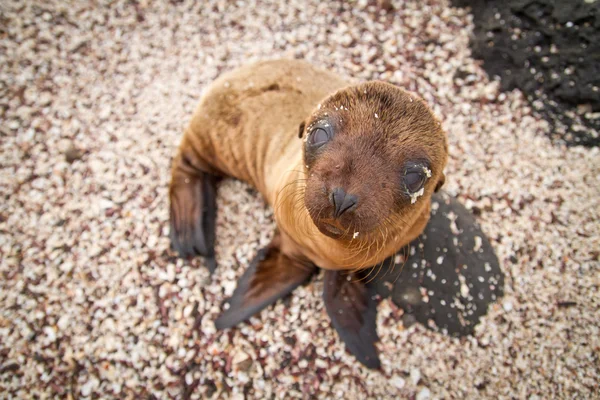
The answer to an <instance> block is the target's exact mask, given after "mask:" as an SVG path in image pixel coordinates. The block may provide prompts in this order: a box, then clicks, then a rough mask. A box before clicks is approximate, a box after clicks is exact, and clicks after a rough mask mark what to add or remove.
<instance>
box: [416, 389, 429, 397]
mask: <svg viewBox="0 0 600 400" xmlns="http://www.w3.org/2000/svg"><path fill="white" fill-rule="evenodd" d="M430 397H431V391H429V389H427V388H423V389H421V391H420V392H419V393H417V400H427V399H429V398H430Z"/></svg>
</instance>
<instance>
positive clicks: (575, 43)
mask: <svg viewBox="0 0 600 400" xmlns="http://www.w3.org/2000/svg"><path fill="white" fill-rule="evenodd" d="M453 4H454V5H455V6H469V7H471V10H472V13H473V17H474V22H475V31H474V34H473V37H472V40H471V47H472V49H473V55H474V56H475V57H476V58H480V59H482V60H483V61H484V68H485V70H486V71H487V72H488V74H489V75H490V76H492V77H493V76H499V77H500V78H501V79H500V82H501V86H502V89H503V90H512V89H515V88H517V89H520V90H522V91H523V92H524V93H525V94H526V95H527V97H528V98H529V100H530V101H531V102H532V103H533V106H534V108H535V109H536V110H537V111H538V112H539V113H540V114H541V115H542V116H543V117H544V118H545V119H546V120H548V122H550V124H551V126H552V128H553V129H551V135H552V137H553V139H558V140H561V139H562V140H564V141H565V142H566V143H567V144H569V145H577V144H581V145H585V146H598V145H599V144H600V138H599V131H600V1H597V0H576V1H575V0H573V1H567V0H507V1H501V0H490V1H484V0H454V1H453ZM538 99H539V100H541V101H542V103H541V104H540V103H539V102H535V100H538Z"/></svg>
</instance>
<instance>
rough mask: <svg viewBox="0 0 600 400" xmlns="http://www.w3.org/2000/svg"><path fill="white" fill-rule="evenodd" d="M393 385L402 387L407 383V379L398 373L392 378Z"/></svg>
mask: <svg viewBox="0 0 600 400" xmlns="http://www.w3.org/2000/svg"><path fill="white" fill-rule="evenodd" d="M391 383H392V385H394V386H396V387H397V388H398V389H402V388H403V387H404V385H405V384H406V381H405V380H404V379H402V378H401V377H400V376H398V375H396V376H394V377H393V378H392V379H391Z"/></svg>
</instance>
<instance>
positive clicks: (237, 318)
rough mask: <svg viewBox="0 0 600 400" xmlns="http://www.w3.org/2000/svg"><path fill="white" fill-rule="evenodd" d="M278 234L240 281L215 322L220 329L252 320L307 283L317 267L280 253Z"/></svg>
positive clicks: (258, 255)
mask: <svg viewBox="0 0 600 400" xmlns="http://www.w3.org/2000/svg"><path fill="white" fill-rule="evenodd" d="M280 242H281V240H280V236H279V235H277V236H275V238H274V239H273V241H272V242H271V243H270V244H269V246H268V247H266V248H265V249H262V250H260V251H259V252H258V254H257V255H256V257H255V258H254V259H253V260H252V262H251V263H250V266H249V267H248V269H247V270H246V272H244V274H243V275H242V277H241V278H240V279H239V280H238V285H237V288H236V289H235V291H234V292H233V295H232V296H231V298H230V299H229V300H228V302H229V308H228V309H227V310H226V311H224V312H223V313H222V314H221V315H220V316H219V318H217V320H216V321H215V326H216V327H217V329H226V328H231V327H232V326H234V325H237V324H238V323H240V322H242V321H245V320H247V319H249V318H250V317H251V316H252V315H254V314H256V313H258V312H259V311H261V310H262V309H264V308H266V307H267V306H269V305H270V304H273V303H275V302H276V301H277V300H278V299H280V298H282V297H284V296H286V295H287V294H289V293H291V292H292V291H293V290H294V289H295V288H297V287H298V286H300V285H301V284H303V283H304V282H306V281H307V280H308V279H310V277H311V276H312V275H313V273H314V272H315V271H316V269H317V267H316V266H315V265H314V264H312V263H311V262H308V261H306V262H303V261H299V260H297V259H294V258H290V257H289V256H287V255H286V254H283V253H282V252H281V250H280Z"/></svg>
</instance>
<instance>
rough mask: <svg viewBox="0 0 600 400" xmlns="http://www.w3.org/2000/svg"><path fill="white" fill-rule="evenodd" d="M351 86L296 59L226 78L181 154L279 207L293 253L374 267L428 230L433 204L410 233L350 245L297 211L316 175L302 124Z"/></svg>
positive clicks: (204, 105)
mask: <svg viewBox="0 0 600 400" xmlns="http://www.w3.org/2000/svg"><path fill="white" fill-rule="evenodd" d="M350 84H351V82H349V81H348V80H345V79H343V78H341V77H339V76H337V75H335V74H333V73H331V72H328V71H324V70H321V69H318V68H315V67H313V66H312V65H310V64H308V63H306V62H302V61H295V60H274V61H264V62H259V63H256V64H251V65H248V66H244V67H241V68H238V69H236V70H233V71H231V72H228V73H225V74H223V75H222V76H220V77H219V78H218V79H217V80H215V81H214V82H213V84H212V85H211V86H210V87H209V88H208V90H207V92H206V93H205V94H204V96H203V98H202V100H201V102H200V104H199V106H198V108H197V109H196V111H195V113H194V115H193V117H192V120H191V122H190V124H189V126H188V128H187V129H186V131H185V134H184V137H183V140H182V142H181V146H180V149H179V155H178V156H177V157H186V158H187V160H188V161H191V162H192V163H193V164H194V167H195V168H198V169H201V170H203V171H206V172H209V173H212V174H215V175H219V176H230V177H234V178H237V179H240V180H242V181H245V182H248V183H249V184H251V185H252V186H254V187H256V188H257V189H258V190H259V191H260V193H261V194H262V195H263V196H264V198H265V199H266V201H267V202H268V203H269V204H270V205H271V206H273V207H274V217H275V220H276V223H277V227H278V229H279V231H280V233H281V235H282V241H281V242H282V246H283V247H285V251H286V253H287V254H289V255H291V256H293V257H298V258H308V259H309V260H310V261H311V262H313V263H314V264H316V265H317V266H319V267H321V268H324V269H336V270H337V269H354V268H364V267H369V266H373V265H375V264H377V263H380V262H381V261H383V260H384V259H386V258H387V257H389V256H390V255H391V254H393V253H394V252H395V251H396V250H398V249H399V248H401V247H402V246H404V245H406V244H407V243H409V242H410V241H411V240H413V239H414V238H416V237H417V236H418V235H419V234H420V233H421V231H422V230H423V229H424V227H425V225H426V223H427V220H428V216H429V202H428V201H423V202H421V203H420V204H419V205H418V206H420V207H416V208H415V209H414V210H413V211H412V213H411V217H410V218H409V219H410V221H407V222H409V223H408V224H407V225H409V226H407V229H405V230H404V231H402V232H396V233H395V234H394V235H387V236H386V237H385V241H384V240H383V238H382V239H381V240H375V241H374V240H373V239H372V238H369V237H366V236H365V237H363V236H361V233H360V232H356V233H354V234H353V236H355V237H352V239H351V240H345V241H340V240H335V239H333V238H331V237H329V236H327V235H325V234H323V233H322V232H320V231H319V229H317V227H316V226H315V225H314V224H313V223H312V221H311V218H310V217H309V215H308V212H307V210H306V208H305V207H302V206H298V204H299V203H301V202H302V199H301V198H299V196H300V197H301V196H302V188H303V187H304V186H305V180H306V178H307V174H308V173H309V171H307V168H306V165H305V163H304V159H303V145H304V141H302V140H299V139H298V125H299V124H300V123H301V122H303V121H306V120H307V116H309V115H311V113H314V112H315V110H318V108H319V104H320V102H322V101H323V100H324V99H325V98H327V97H328V96H330V95H332V94H334V93H335V92H336V91H338V90H340V89H342V88H345V87H348V86H349V85H350ZM337 111H340V110H337ZM341 111H344V112H346V111H345V110H341ZM331 112H335V110H333V109H332V110H331ZM378 112H380V113H381V112H382V111H378ZM342 118H343V117H342V116H341V115H340V119H342ZM443 162H444V163H445V160H443ZM176 166H177V159H176V163H174V168H176ZM175 175H176V172H174V176H175ZM368 241H372V242H373V243H367V242H368Z"/></svg>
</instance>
